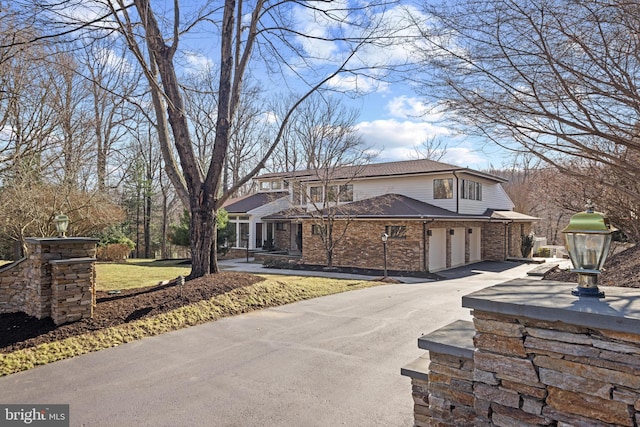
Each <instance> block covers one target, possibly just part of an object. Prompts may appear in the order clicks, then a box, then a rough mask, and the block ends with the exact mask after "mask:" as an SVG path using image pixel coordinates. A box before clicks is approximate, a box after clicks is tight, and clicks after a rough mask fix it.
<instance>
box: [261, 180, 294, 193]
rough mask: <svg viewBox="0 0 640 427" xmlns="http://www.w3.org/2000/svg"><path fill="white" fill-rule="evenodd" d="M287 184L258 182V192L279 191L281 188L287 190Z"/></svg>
mask: <svg viewBox="0 0 640 427" xmlns="http://www.w3.org/2000/svg"><path fill="white" fill-rule="evenodd" d="M287 187H288V182H286V181H285V182H284V183H283V182H282V181H261V182H260V191H269V190H280V189H282V188H287Z"/></svg>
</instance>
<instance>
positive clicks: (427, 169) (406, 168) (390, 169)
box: [256, 159, 507, 182]
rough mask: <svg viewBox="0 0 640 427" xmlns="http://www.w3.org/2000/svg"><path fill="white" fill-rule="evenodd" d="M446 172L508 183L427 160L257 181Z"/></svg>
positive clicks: (280, 174)
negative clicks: (463, 173)
mask: <svg viewBox="0 0 640 427" xmlns="http://www.w3.org/2000/svg"><path fill="white" fill-rule="evenodd" d="M446 172H466V173H469V174H472V175H477V176H481V177H484V178H486V179H490V180H492V181H496V182H506V181H507V180H506V179H504V178H502V177H499V176H496V175H492V174H489V173H485V172H480V171H476V170H473V169H469V168H463V167H460V166H455V165H451V164H448V163H442V162H436V161H433V160H427V159H421V160H407V161H401V162H387V163H372V164H369V165H359V166H341V167H335V168H330V169H307V170H300V171H292V172H276V173H267V174H264V175H260V176H258V177H256V179H269V178H297V179H299V180H302V181H314V180H319V179H322V178H323V177H325V178H327V177H328V178H330V179H331V180H339V179H353V178H373V177H385V176H403V175H419V174H434V173H446Z"/></svg>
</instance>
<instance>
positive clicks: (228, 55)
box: [108, 0, 390, 278]
mask: <svg viewBox="0 0 640 427" xmlns="http://www.w3.org/2000/svg"><path fill="white" fill-rule="evenodd" d="M388 4H389V3H388V2H384V3H383V4H382V5H379V4H374V3H370V4H368V5H367V6H366V8H356V9H345V8H344V6H343V4H340V5H333V4H332V3H328V2H324V1H311V2H305V3H299V2H295V1H283V2H273V3H271V2H268V1H263V0H259V1H257V2H255V3H251V4H248V3H245V2H242V1H239V2H236V1H234V0H226V1H225V2H224V4H223V5H222V6H220V7H219V6H218V5H215V6H214V7H213V9H207V6H204V7H202V8H200V9H197V10H196V11H195V12H194V16H195V18H193V19H191V20H189V21H188V22H181V21H180V19H181V15H180V11H181V10H180V4H179V3H178V2H177V1H176V2H174V4H173V11H171V13H172V18H170V19H169V20H168V21H167V20H166V18H167V17H165V16H161V15H158V14H157V13H156V12H155V10H154V7H153V6H152V5H151V3H150V2H149V0H134V1H133V5H134V7H135V12H136V14H137V16H134V14H133V12H134V10H129V9H127V7H126V5H125V4H124V2H123V1H118V2H117V5H118V6H119V8H120V10H119V11H116V10H115V8H113V6H112V3H108V6H109V7H111V8H112V17H113V19H115V20H116V21H117V24H118V26H119V28H120V32H121V33H122V34H123V36H124V37H125V38H126V40H127V43H128V45H129V47H130V49H131V50H132V52H133V53H134V55H135V56H136V58H137V59H138V61H139V62H140V64H141V65H142V67H143V70H144V73H145V75H146V77H147V79H148V81H149V84H150V88H151V93H152V96H153V99H154V107H155V111H156V119H157V122H158V128H159V138H160V142H161V144H162V146H163V154H164V157H165V159H164V160H165V168H166V169H167V171H168V176H169V178H170V179H171V181H172V183H173V185H174V187H176V189H177V191H178V193H179V194H181V195H182V197H184V199H186V201H187V202H188V203H187V204H188V205H189V210H190V213H191V223H190V233H191V261H192V271H191V274H190V278H196V277H200V276H202V275H204V274H207V273H209V272H217V271H218V266H217V259H216V252H215V241H216V235H215V233H216V226H215V222H216V213H217V210H218V209H219V207H220V206H221V205H222V203H223V202H224V201H225V200H226V199H227V198H228V197H229V196H230V195H231V194H233V193H234V192H235V191H236V189H238V188H240V187H241V186H242V185H244V184H245V183H246V182H248V181H249V179H251V177H252V176H253V175H255V174H256V173H257V172H258V171H259V170H260V169H262V168H263V167H264V164H265V161H266V159H267V158H268V157H269V156H270V155H271V153H272V152H273V150H274V149H275V148H276V147H277V145H278V143H279V142H280V138H281V133H282V128H283V127H284V126H285V125H286V123H287V121H288V120H289V117H290V115H291V114H292V112H293V111H294V110H295V109H296V107H297V106H298V105H299V104H300V103H302V102H303V101H304V100H305V99H306V98H307V97H308V96H309V95H310V94H312V93H314V92H316V91H318V90H320V89H321V88H322V87H323V86H325V85H326V84H327V82H329V81H330V80H332V79H333V78H335V77H336V76H338V75H339V74H340V73H345V72H349V73H351V74H352V75H354V76H356V75H362V74H364V73H366V72H367V71H370V70H371V64H364V63H362V62H360V61H356V60H357V59H358V58H357V57H356V53H357V52H359V51H360V50H362V49H364V48H365V47H371V46H374V45H376V44H377V45H378V47H380V46H382V44H383V43H388V42H389V41H390V40H389V39H384V36H385V35H386V33H385V32H384V31H386V29H385V28H383V27H384V26H382V25H379V23H380V20H382V19H384V15H383V13H382V12H383V10H382V9H383V8H384V7H386V6H387V5H388ZM294 12H296V13H307V14H308V16H310V17H312V18H313V20H314V21H315V23H316V25H317V24H319V23H320V22H322V23H323V24H324V25H329V26H330V27H331V28H332V31H326V32H323V34H322V35H320V36H317V35H315V34H310V35H307V34H304V33H303V32H301V31H296V28H299V26H297V25H295V21H294V20H293V18H292V16H294ZM365 12H366V13H365ZM205 21H208V22H211V21H213V22H215V24H216V28H218V29H219V34H217V39H218V42H219V46H220V51H219V52H220V53H219V58H218V60H217V63H218V64H219V69H220V71H219V78H218V83H217V86H218V87H217V96H218V104H217V108H216V125H215V129H216V134H215V139H214V145H213V150H212V152H211V160H210V162H209V164H208V165H207V167H206V169H204V168H202V167H200V164H199V162H198V159H197V156H196V155H195V152H194V149H193V143H192V142H193V141H192V137H191V135H190V127H189V121H188V118H187V116H186V114H185V104H184V99H183V93H182V92H181V90H180V78H179V76H178V73H177V70H176V62H175V61H176V53H177V51H178V46H179V43H180V40H181V35H182V34H183V32H184V31H185V30H187V29H189V28H192V27H193V26H195V25H197V24H198V23H202V22H205ZM167 22H169V24H168V25H165V24H166V23H167ZM316 28H317V27H316ZM165 29H166V30H167V31H166V33H165V32H163V30H165ZM314 42H321V43H329V44H330V43H333V42H340V43H341V45H342V46H343V47H344V50H343V52H342V53H340V55H339V56H340V59H339V60H338V61H334V62H333V66H332V69H331V70H330V71H327V68H326V67H321V68H319V69H318V70H319V71H320V70H321V72H319V73H315V76H314V75H313V73H312V74H309V75H303V74H301V73H302V68H301V67H303V66H307V67H308V66H312V65H313V63H317V64H318V65H320V64H325V65H326V64H328V62H327V61H326V60H325V59H323V58H320V57H318V56H314V54H313V53H310V52H309V51H308V50H306V51H305V49H304V48H305V43H314ZM145 52H147V54H145ZM260 58H262V59H264V60H266V62H265V64H266V65H267V66H268V67H270V68H271V69H273V70H275V71H277V72H278V73H282V72H283V70H284V69H287V70H289V71H291V72H293V73H294V75H296V76H298V78H297V79H296V80H297V81H298V82H299V83H301V84H303V85H306V88H305V89H304V91H303V94H302V95H301V96H300V97H299V98H298V99H297V101H296V102H295V103H294V104H293V105H292V106H291V108H290V109H289V111H288V112H287V114H286V115H285V116H284V117H281V118H280V125H281V130H280V132H279V133H278V134H277V135H276V136H275V137H274V138H273V140H272V141H271V145H270V147H269V149H267V150H266V151H265V152H264V157H263V159H262V160H261V161H259V162H258V163H257V165H256V167H254V168H253V169H251V170H250V171H248V173H247V174H246V175H245V176H244V177H242V178H241V179H239V180H238V181H236V182H235V183H234V185H233V186H232V187H230V188H229V189H228V190H227V191H226V192H225V193H224V194H220V192H219V191H220V189H221V184H222V174H223V171H224V165H225V160H226V156H227V153H228V148H229V142H230V140H231V134H232V123H233V120H234V117H235V116H236V113H237V111H238V107H239V105H240V99H241V96H242V90H243V88H244V87H245V79H246V77H247V72H248V68H249V64H250V63H251V62H252V61H257V60H258V59H260ZM310 70H311V71H313V69H310ZM165 120H166V121H165ZM164 123H168V126H166V125H165V124H164ZM169 127H170V128H171V135H172V137H173V141H172V142H173V146H174V147H175V150H176V151H177V153H178V157H179V159H180V168H179V167H178V164H177V163H176V162H175V161H174V160H173V159H172V158H169V157H168V156H167V154H168V153H169V151H170V149H169V147H170V143H171V141H170V139H169V135H168V133H167V134H165V133H164V130H168V129H169Z"/></svg>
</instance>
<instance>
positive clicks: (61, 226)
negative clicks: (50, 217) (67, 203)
mask: <svg viewBox="0 0 640 427" xmlns="http://www.w3.org/2000/svg"><path fill="white" fill-rule="evenodd" d="M55 221H56V230H58V237H67V235H66V233H67V228H69V217H68V216H66V215H64V214H60V215H56V218H55Z"/></svg>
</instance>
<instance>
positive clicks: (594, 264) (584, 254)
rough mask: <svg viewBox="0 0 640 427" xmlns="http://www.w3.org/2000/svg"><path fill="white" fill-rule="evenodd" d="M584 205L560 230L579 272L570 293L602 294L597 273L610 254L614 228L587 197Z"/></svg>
mask: <svg viewBox="0 0 640 427" xmlns="http://www.w3.org/2000/svg"><path fill="white" fill-rule="evenodd" d="M586 208H587V210H586V212H580V213H577V214H575V215H574V216H572V217H571V220H570V221H569V225H567V227H566V228H565V229H564V230H562V232H563V233H564V235H565V237H566V240H567V250H568V251H569V257H570V258H571V262H572V263H573V267H574V268H573V270H572V271H574V272H576V273H578V287H576V288H575V289H573V290H572V291H571V293H572V294H573V295H577V296H590V297H598V298H604V292H601V291H600V290H599V289H598V274H600V271H601V270H602V265H603V264H604V261H605V260H606V258H607V255H608V254H609V247H610V245H611V237H612V236H611V235H612V233H613V232H614V231H616V229H615V228H614V227H612V226H611V224H610V223H609V220H608V219H607V218H606V217H605V216H604V215H603V214H601V213H600V212H594V210H593V204H592V203H591V201H590V200H589V201H587V206H586Z"/></svg>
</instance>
